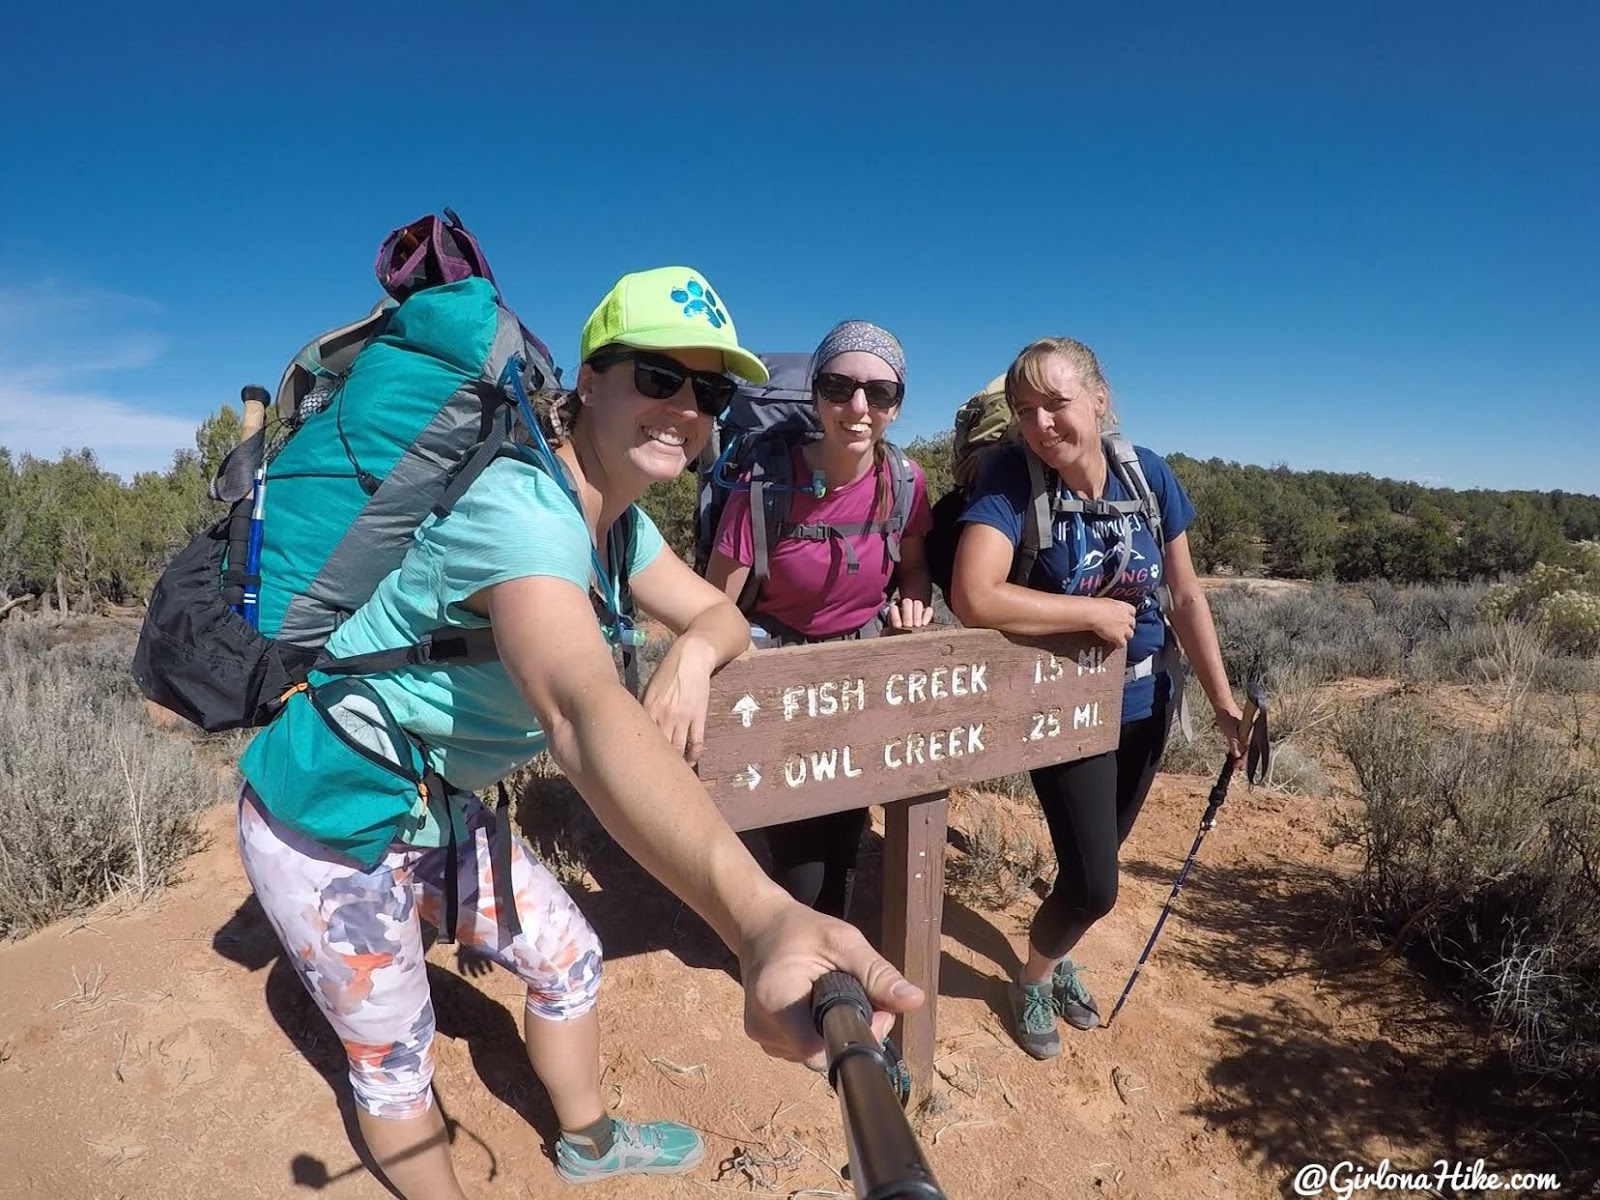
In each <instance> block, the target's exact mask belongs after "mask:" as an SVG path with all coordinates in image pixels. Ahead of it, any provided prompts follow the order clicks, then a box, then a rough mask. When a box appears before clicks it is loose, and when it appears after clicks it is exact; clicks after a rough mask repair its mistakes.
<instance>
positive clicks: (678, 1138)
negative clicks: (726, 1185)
mask: <svg viewBox="0 0 1600 1200" xmlns="http://www.w3.org/2000/svg"><path fill="white" fill-rule="evenodd" d="M614 1124H615V1128H614V1131H613V1141H612V1143H611V1149H610V1150H608V1151H606V1152H605V1153H604V1154H602V1155H601V1156H600V1157H599V1158H586V1157H585V1156H584V1155H582V1154H580V1153H579V1152H578V1151H577V1149H576V1148H575V1147H574V1146H573V1145H572V1144H571V1143H570V1142H568V1141H567V1139H566V1138H564V1137H563V1138H561V1139H560V1140H559V1141H558V1142H556V1174H557V1175H560V1176H561V1178H562V1179H564V1180H566V1181H567V1182H568V1183H596V1182H598V1181H599V1180H602V1179H612V1178H615V1177H616V1176H618V1175H672V1174H676V1173H677V1172H679V1171H687V1170H689V1169H690V1168H691V1167H693V1166H694V1165H695V1164H696V1163H697V1162H699V1161H700V1159H701V1157H702V1156H703V1155H704V1153H705V1147H704V1146H703V1145H702V1143H701V1141H700V1135H699V1134H698V1133H696V1132H695V1131H694V1130H692V1129H690V1128H689V1127H688V1126H687V1125H680V1124H678V1123H677V1122H676V1121H650V1122H647V1123H645V1124H635V1123H634V1122H632V1121H624V1120H622V1119H621V1118H614Z"/></svg>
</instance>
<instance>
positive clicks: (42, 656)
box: [0, 619, 229, 935]
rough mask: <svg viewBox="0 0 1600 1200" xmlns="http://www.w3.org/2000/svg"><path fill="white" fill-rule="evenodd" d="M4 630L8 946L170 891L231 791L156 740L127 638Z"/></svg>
mask: <svg viewBox="0 0 1600 1200" xmlns="http://www.w3.org/2000/svg"><path fill="white" fill-rule="evenodd" d="M99 628H103V626H98V625H96V624H93V623H90V622H85V621H69V622H58V621H49V620H42V619H34V620H31V621H26V622H20V623H19V622H10V621H8V622H7V623H6V624H4V625H3V626H0V728H3V729H4V730H5V736H4V738H0V935H17V934H22V933H26V932H27V931H28V930H30V929H33V928H36V927H37V926H39V925H43V924H45V923H47V922H49V921H53V920H56V919H58V918H60V917H63V916H67V915H69V914H71V913H75V912H79V911H82V910H83V909H85V908H88V907H90V906H92V905H94V904H96V903H98V902H100V901H101V900H104V899H106V898H107V897H108V896H111V895H114V894H117V893H121V892H125V891H131V892H134V893H137V894H144V893H146V892H148V891H149V890H151V889H153V888H156V887H160V886H162V885H163V884H165V883H168V882H170V881H171V880H172V878H173V877H174V875H175V874H176V872H177V870H178V866H179V864H180V863H181V862H182V860H183V859H184V857H185V856H187V855H188V854H189V853H190V852H191V851H193V850H194V849H195V848H196V846H197V844H198V840H199V834H198V831H197V827H196V824H195V818H196V815H197V814H198V813H199V812H200V811H201V810H202V809H204V808H206V807H208V806H209V805H212V804H215V803H216V802H217V801H219V800H221V799H224V798H225V796H226V794H227V792H228V789H229V783H228V780H227V776H226V775H225V774H224V773H223V772H221V771H219V770H217V768H216V766H215V764H214V763H211V762H208V761H207V760H205V759H201V758H197V757H196V753H195V743H194V742H193V741H191V740H190V739H189V738H187V737H184V736H183V735H181V734H171V733H166V732H163V731H161V730H159V729H157V728H156V727H155V726H154V725H153V724H152V723H151V721H150V719H149V717H148V716H147V714H146V711H145V707H144V701H143V699H142V698H141V697H140V696H139V694H138V692H137V691H136V690H135V688H134V685H133V681H132V679H131V677H130V676H129V674H128V663H129V660H130V658H131V656H132V651H133V635H132V631H131V630H129V629H123V630H120V631H118V632H115V633H111V634H101V635H98V636H97V635H96V632H95V631H96V630H97V629H99Z"/></svg>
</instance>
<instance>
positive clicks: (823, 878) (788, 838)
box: [751, 612, 883, 919]
mask: <svg viewBox="0 0 1600 1200" xmlns="http://www.w3.org/2000/svg"><path fill="white" fill-rule="evenodd" d="M751 620H753V621H755V622H756V623H757V624H760V625H762V626H764V627H765V628H766V630H767V633H768V636H769V637H770V638H771V639H772V644H773V645H778V646H804V645H815V644H817V643H819V642H849V641H857V640H860V639H863V638H874V637H877V636H878V633H879V631H880V630H881V629H882V628H883V618H882V616H881V615H880V616H878V617H876V618H874V619H873V620H871V621H868V622H867V623H866V624H865V625H863V626H862V627H861V628H860V629H858V630H856V631H854V632H853V633H841V634H836V635H835V636H833V637H810V636H808V635H806V634H803V633H801V632H799V631H798V630H796V629H791V628H789V627H788V626H786V625H784V624H783V623H782V622H781V621H778V620H775V619H774V618H772V617H769V616H767V615H766V614H764V613H759V612H758V613H756V614H755V616H754V617H752V618H751ZM866 828H867V810H866V809H864V808H855V809H851V810H849V811H848V812H838V813H828V814H827V815H826V816H821V817H806V818H804V819H802V820H799V821H790V822H789V823H788V824H787V825H771V826H768V828H767V849H768V851H769V852H770V853H771V855H772V877H773V878H774V879H776V880H777V881H778V884H779V886H781V887H782V888H783V890H784V891H786V892H788V893H789V895H791V896H793V897H794V898H795V899H796V900H798V901H800V903H801V904H804V905H805V906H806V907H807V908H814V909H816V910H817V911H818V912H821V913H826V914H827V915H828V916H830V917H839V918H841V919H843V917H844V915H845V913H846V912H847V911H848V910H849V908H850V893H851V892H852V891H854V890H855V882H856V856H857V855H858V854H859V853H860V851H861V835H862V834H863V833H864V832H866Z"/></svg>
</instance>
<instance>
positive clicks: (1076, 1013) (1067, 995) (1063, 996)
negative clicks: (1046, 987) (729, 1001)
mask: <svg viewBox="0 0 1600 1200" xmlns="http://www.w3.org/2000/svg"><path fill="white" fill-rule="evenodd" d="M1050 991H1051V1000H1052V1001H1053V1002H1054V1004H1055V1010H1056V1011H1057V1012H1058V1013H1060V1014H1061V1019H1062V1020H1063V1021H1065V1022H1066V1023H1067V1024H1068V1025H1071V1026H1072V1027H1073V1028H1074V1029H1097V1028H1099V1026H1100V1009H1099V1008H1098V1007H1097V1006H1096V1005H1095V1002H1094V997H1093V996H1091V995H1090V994H1089V989H1088V988H1086V987H1084V986H1083V981H1082V980H1081V979H1079V978H1078V968H1077V967H1075V966H1074V965H1073V963H1072V960H1071V959H1070V958H1063V959H1062V960H1061V961H1060V962H1058V963H1057V964H1056V969H1055V973H1054V974H1053V975H1051V977H1050Z"/></svg>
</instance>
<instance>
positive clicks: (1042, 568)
mask: <svg viewBox="0 0 1600 1200" xmlns="http://www.w3.org/2000/svg"><path fill="white" fill-rule="evenodd" d="M1134 450H1135V452H1136V453H1137V454H1138V456H1139V465H1140V466H1141V467H1142V468H1143V469H1144V477H1145V479H1146V481H1147V482H1148V483H1149V484H1150V490H1151V491H1152V492H1154V493H1155V497H1156V502H1157V504H1158V505H1159V506H1160V509H1161V523H1162V525H1163V526H1164V527H1165V533H1166V536H1167V539H1168V540H1169V541H1170V540H1171V539H1173V538H1175V537H1177V536H1178V535H1179V534H1180V533H1182V532H1183V531H1184V530H1185V529H1187V528H1188V527H1189V522H1190V521H1191V520H1193V519H1194V505H1193V504H1192V503H1190V501H1189V497H1188V496H1186V495H1185V494H1184V491H1183V487H1182V485H1181V484H1179V482H1178V481H1177V479H1176V478H1175V477H1174V476H1173V474H1172V468H1170V467H1168V466H1167V464H1166V462H1165V460H1164V459H1162V457H1161V456H1160V455H1159V454H1157V453H1156V452H1155V451H1153V450H1146V449H1145V448H1144V447H1143V446H1135V447H1134ZM1029 490H1030V488H1029V482H1028V460H1027V458H1026V451H1025V450H1024V449H1023V447H1022V446H1021V445H1009V446H1003V447H1001V448H1000V449H998V450H996V451H995V452H994V453H993V454H992V455H990V457H989V461H988V462H987V463H985V464H984V469H983V473H982V475H980V476H979V478H978V486H977V488H976V489H975V490H974V491H973V494H972V499H971V500H970V501H968V503H967V507H966V509H965V510H964V511H963V512H962V514H961V520H962V522H963V523H965V522H969V521H975V522H977V523H978V524H980V525H988V526H990V527H991V528H994V529H998V530H999V531H1000V532H1001V533H1003V534H1005V535H1006V537H1007V538H1008V539H1010V541H1011V544H1012V545H1013V546H1020V545H1021V544H1022V530H1023V521H1024V518H1025V515H1026V514H1027V511H1028V500H1029ZM1105 498H1106V499H1107V500H1132V499H1135V497H1134V496H1133V495H1131V494H1130V493H1129V492H1128V489H1127V488H1125V487H1124V486H1123V485H1122V481H1121V480H1120V479H1118V478H1117V476H1116V473H1115V472H1114V471H1112V470H1111V468H1110V463H1109V462H1108V463H1107V465H1106V494H1105ZM1129 523H1130V524H1131V526H1132V528H1133V553H1132V556H1131V557H1130V558H1129V560H1128V566H1127V569H1126V570H1125V571H1124V572H1123V575H1122V578H1121V580H1119V581H1118V583H1117V585H1116V586H1115V587H1114V588H1112V589H1111V591H1110V592H1109V593H1107V597H1108V598H1109V599H1112V600H1123V601H1126V602H1127V603H1129V604H1132V605H1133V606H1134V607H1135V608H1136V609H1137V610H1138V611H1137V614H1136V616H1135V619H1134V626H1133V637H1132V638H1131V639H1130V640H1129V642H1128V665H1129V666H1132V665H1133V664H1135V663H1138V662H1141V661H1143V660H1144V659H1146V658H1149V657H1150V656H1151V655H1152V654H1154V653H1155V652H1156V651H1157V650H1159V649H1161V642H1162V638H1163V632H1162V628H1161V614H1160V612H1159V610H1158V608H1157V603H1156V596H1155V593H1156V589H1157V588H1159V587H1160V586H1161V583H1162V576H1163V569H1162V561H1161V548H1160V547H1159V546H1157V545H1156V539H1155V535H1154V533H1153V532H1152V531H1151V529H1150V527H1149V526H1148V525H1147V524H1146V522H1145V520H1144V518H1143V517H1142V516H1140V515H1139V514H1137V513H1136V514H1134V515H1133V516H1131V517H1130V518H1129ZM1072 526H1073V522H1072V517H1071V516H1070V515H1069V514H1066V513H1062V514H1058V515H1057V517H1056V523H1055V527H1054V530H1053V531H1052V532H1053V536H1054V539H1055V544H1054V545H1052V546H1051V547H1050V548H1049V549H1048V550H1044V551H1041V552H1040V554H1039V557H1038V559H1037V560H1035V562H1034V564H1033V574H1032V576H1031V577H1030V578H1029V580H1028V586H1029V587H1032V588H1036V589H1037V590H1039V591H1041V592H1060V593H1067V594H1071V595H1074V596H1092V595H1094V593H1095V592H1096V591H1097V590H1098V589H1099V587H1100V585H1101V583H1102V582H1103V580H1104V574H1103V571H1102V569H1101V568H1102V566H1103V564H1105V563H1106V560H1107V559H1108V558H1110V559H1111V560H1112V561H1113V562H1114V561H1115V554H1116V552H1117V550H1118V546H1117V542H1118V539H1119V536H1120V534H1119V529H1120V522H1118V521H1116V520H1114V519H1110V520H1107V519H1102V520H1090V519H1087V518H1085V519H1084V521H1083V541H1082V556H1081V558H1080V555H1079V543H1078V541H1077V539H1076V537H1075V535H1074V533H1073V527H1072ZM1080 566H1081V568H1082V569H1081V570H1080V569H1079V568H1080ZM1074 577H1076V581H1074ZM1158 683H1159V685H1160V689H1161V692H1160V694H1161V697H1162V699H1165V698H1166V695H1167V691H1168V684H1167V682H1166V680H1165V678H1160V679H1159V680H1158V678H1157V676H1156V675H1155V674H1151V675H1147V676H1145V677H1144V678H1143V679H1134V680H1130V681H1129V682H1128V683H1127V684H1126V685H1125V686H1124V688H1123V691H1122V719H1123V721H1125V722H1126V721H1137V720H1139V719H1140V718H1143V717H1148V716H1149V715H1150V714H1151V713H1152V712H1153V711H1154V710H1155V703H1156V695H1157V692H1156V688H1157V684H1158Z"/></svg>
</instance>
